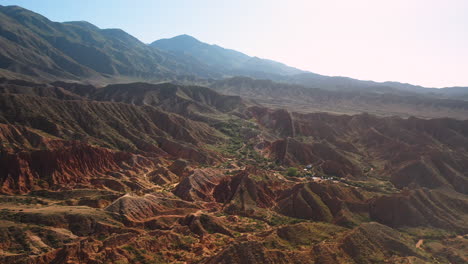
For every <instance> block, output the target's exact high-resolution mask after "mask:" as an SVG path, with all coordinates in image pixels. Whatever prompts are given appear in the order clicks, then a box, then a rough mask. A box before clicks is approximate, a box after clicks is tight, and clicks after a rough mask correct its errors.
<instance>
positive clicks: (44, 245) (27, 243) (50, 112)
mask: <svg viewBox="0 0 468 264" xmlns="http://www.w3.org/2000/svg"><path fill="white" fill-rule="evenodd" d="M0 45H1V47H2V48H1V49H0V68H1V70H0V73H1V76H2V77H0V262H1V263H12V264H25V263H27V264H36V263H37V264H51V263H52V264H62V263H73V264H81V263H90V264H91V263H92V264H105V263H122V264H125V263H132V264H146V263H207V264H208V263H213V264H214V263H225V264H232V263H234V264H245V263H246V264H263V263H271V264H277V263H278V264H285V263H297V264H302V263H308V264H335V263H345V264H348V263H349V264H377V263H379V264H380V263H391V264H403V263H414V264H423V263H456V264H462V263H463V264H464V263H467V262H468V252H467V250H466V249H467V248H468V235H467V232H468V225H467V223H468V195H467V194H468V120H467V119H468V118H467V117H468V101H467V100H466V99H468V97H466V94H465V91H466V88H463V87H459V88H445V89H429V88H422V87H417V86H412V85H408V84H401V83H375V82H370V81H359V80H354V79H350V78H344V77H327V76H321V75H318V74H314V73H310V72H305V71H301V70H299V69H295V68H292V67H289V66H286V65H284V64H281V63H278V62H274V61H270V60H264V59H259V58H255V57H249V56H247V55H245V54H242V53H240V52H237V51H234V50H227V49H224V48H222V47H219V46H216V45H209V44H206V43H203V42H201V41H199V40H197V39H195V38H193V37H191V36H187V35H182V36H178V37H174V38H171V39H164V40H158V41H155V42H153V43H151V44H149V45H147V44H144V43H142V42H140V41H139V40H137V39H136V38H134V37H132V36H130V35H129V34H127V33H125V32H123V31H121V30H118V29H99V28H97V27H95V26H93V25H91V24H89V23H87V22H66V23H56V22H51V21H49V20H48V19H47V18H45V17H43V16H41V15H38V14H35V13H33V12H31V11H28V10H26V9H23V8H20V7H17V6H8V7H0ZM464 96H465V97H464Z"/></svg>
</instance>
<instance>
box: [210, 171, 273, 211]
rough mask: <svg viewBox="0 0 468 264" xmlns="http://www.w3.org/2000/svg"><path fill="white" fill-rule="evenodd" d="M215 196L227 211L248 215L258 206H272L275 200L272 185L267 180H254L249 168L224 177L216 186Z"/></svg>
mask: <svg viewBox="0 0 468 264" xmlns="http://www.w3.org/2000/svg"><path fill="white" fill-rule="evenodd" d="M213 196H214V197H215V200H216V202H218V203H222V204H223V206H224V208H225V210H226V211H227V212H230V213H241V214H248V215H251V214H253V213H254V212H255V211H256V208H269V207H272V206H273V205H274V201H275V194H274V193H273V192H272V190H271V189H270V187H269V186H268V185H267V184H266V183H265V182H255V181H253V180H252V179H251V178H250V177H249V172H248V171H247V170H246V171H242V172H240V173H239V174H237V175H236V176H234V177H230V178H225V179H223V181H221V182H220V183H219V184H218V185H217V186H216V187H215V189H214V191H213Z"/></svg>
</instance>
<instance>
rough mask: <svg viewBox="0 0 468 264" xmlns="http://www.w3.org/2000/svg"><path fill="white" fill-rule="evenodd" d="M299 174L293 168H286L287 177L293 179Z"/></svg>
mask: <svg viewBox="0 0 468 264" xmlns="http://www.w3.org/2000/svg"><path fill="white" fill-rule="evenodd" d="M298 174H299V172H298V170H297V168H294V167H290V168H288V170H287V172H286V175H287V176H289V177H295V176H297V175H298Z"/></svg>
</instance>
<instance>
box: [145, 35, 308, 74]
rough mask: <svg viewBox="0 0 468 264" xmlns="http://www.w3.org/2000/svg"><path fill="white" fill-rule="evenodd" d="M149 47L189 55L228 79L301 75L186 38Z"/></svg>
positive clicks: (192, 38)
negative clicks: (229, 77)
mask: <svg viewBox="0 0 468 264" xmlns="http://www.w3.org/2000/svg"><path fill="white" fill-rule="evenodd" d="M150 46H152V47H155V48H157V49H160V50H164V51H167V52H171V53H173V54H177V55H180V54H182V55H190V56H192V57H193V58H195V59H196V60H198V61H200V62H203V63H205V64H207V65H209V66H210V67H213V68H215V69H217V70H218V71H220V72H223V73H225V74H228V75H246V76H255V77H266V76H273V77H275V76H281V75H291V74H298V73H301V72H302V71H301V70H298V69H295V68H292V67H289V66H286V65H284V64H282V63H278V62H275V61H271V60H265V59H260V58H257V57H249V56H247V55H245V54H243V53H241V52H238V51H235V50H230V49H225V48H222V47H220V46H217V45H209V44H206V43H204V42H201V41H199V40H197V39H195V38H194V37H192V36H188V35H180V36H176V37H173V38H170V39H160V40H157V41H155V42H153V43H151V44H150Z"/></svg>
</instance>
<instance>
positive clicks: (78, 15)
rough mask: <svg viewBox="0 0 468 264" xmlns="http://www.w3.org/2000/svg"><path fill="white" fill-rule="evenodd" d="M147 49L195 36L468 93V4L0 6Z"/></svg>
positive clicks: (358, 0) (171, 0)
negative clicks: (76, 24) (110, 31)
mask: <svg viewBox="0 0 468 264" xmlns="http://www.w3.org/2000/svg"><path fill="white" fill-rule="evenodd" d="M0 4H1V5H12V4H15V5H19V6H22V7H25V8H28V9H31V10H33V11H35V12H37V13H40V14H42V15H45V16H46V17H48V18H49V19H51V20H53V21H60V22H62V21H72V20H86V21H89V22H91V23H93V24H95V25H97V26H99V27H101V28H121V29H123V30H125V31H127V32H128V33H130V34H132V35H133V36H135V37H137V38H139V39H140V40H141V41H143V42H145V43H150V42H152V41H154V40H157V39H160V38H168V37H173V36H176V35H180V34H189V35H192V36H194V37H196V38H198V39H199V40H201V41H204V42H207V43H210V44H218V45H220V46H222V47H226V48H231V49H235V50H238V51H241V52H244V53H246V54H248V55H251V56H257V57H261V58H268V59H273V60H276V61H280V62H283V63H286V64H288V65H290V66H294V67H297V68H300V69H303V70H309V71H312V72H315V73H319V74H324V75H333V76H348V77H353V78H358V79H364V80H375V81H400V82H408V83H413V84H419V85H424V86H429V87H443V86H468V0H352V1H351V0H341V1H338V0H284V1H279V0H278V1H277V0H233V1H227V0H226V1H224V0H185V1H184V0H165V1H164V0H161V1H158V0H79V1H72V0H40V1H39V0H23V1H21V0H16V1H13V0H11V1H10V0H0Z"/></svg>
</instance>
